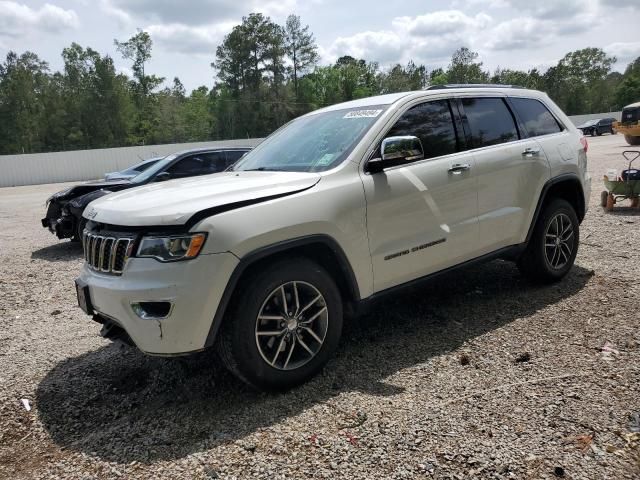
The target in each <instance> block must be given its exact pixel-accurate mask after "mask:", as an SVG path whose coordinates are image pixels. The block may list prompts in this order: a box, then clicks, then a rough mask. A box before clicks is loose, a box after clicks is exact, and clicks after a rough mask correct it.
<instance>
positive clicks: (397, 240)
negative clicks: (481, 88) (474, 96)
mask: <svg viewBox="0 0 640 480" xmlns="http://www.w3.org/2000/svg"><path fill="white" fill-rule="evenodd" d="M399 135H414V136H416V137H418V138H419V139H420V140H421V142H422V146H423V149H424V152H425V157H426V158H425V159H424V160H420V161H417V162H414V163H411V164H407V165H403V166H399V167H393V168H388V169H386V170H384V171H383V172H380V173H375V174H363V177H362V180H363V183H364V189H365V196H366V201H367V229H368V235H369V248H370V251H371V257H372V262H373V275H374V290H375V291H381V290H384V289H386V288H389V287H393V286H395V285H399V284H402V283H404V282H407V281H410V280H413V279H415V278H419V277H422V276H425V275H428V274H430V273H433V272H436V271H438V270H442V269H444V268H447V267H449V266H452V265H455V264H458V263H461V262H464V261H465V260H468V259H470V258H473V256H474V251H475V247H474V242H475V240H476V238H477V234H478V222H477V185H476V175H475V168H474V166H475V160H474V157H473V154H472V153H471V152H462V153H458V151H459V150H461V146H460V145H461V141H460V139H459V136H458V134H457V129H456V126H455V125H454V122H453V115H452V109H451V105H450V104H449V101H448V100H435V101H430V102H425V103H421V104H419V105H416V106H414V107H411V108H410V109H409V110H407V111H406V112H405V113H404V114H403V115H402V116H401V117H400V119H399V120H398V121H397V122H396V124H395V125H394V126H393V127H392V128H391V130H390V131H389V132H388V133H387V134H386V135H385V137H391V136H399Z"/></svg>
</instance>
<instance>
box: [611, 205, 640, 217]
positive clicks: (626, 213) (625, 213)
mask: <svg viewBox="0 0 640 480" xmlns="http://www.w3.org/2000/svg"><path fill="white" fill-rule="evenodd" d="M607 215H613V216H614V217H640V208H632V207H629V206H621V207H614V208H613V210H612V211H610V212H607Z"/></svg>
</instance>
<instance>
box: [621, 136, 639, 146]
mask: <svg viewBox="0 0 640 480" xmlns="http://www.w3.org/2000/svg"><path fill="white" fill-rule="evenodd" d="M624 139H625V140H626V141H627V143H628V144H629V145H633V146H636V145H640V137H634V136H633V135H625V136H624Z"/></svg>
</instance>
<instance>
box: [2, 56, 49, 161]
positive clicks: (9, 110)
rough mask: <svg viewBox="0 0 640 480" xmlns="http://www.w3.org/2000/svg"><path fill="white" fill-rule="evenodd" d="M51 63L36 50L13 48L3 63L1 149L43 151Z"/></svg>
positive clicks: (19, 151)
mask: <svg viewBox="0 0 640 480" xmlns="http://www.w3.org/2000/svg"><path fill="white" fill-rule="evenodd" d="M48 70H49V66H48V64H47V62H45V61H42V60H40V58H39V57H38V56H37V55H36V54H35V53H32V52H25V53H23V54H22V55H20V56H18V55H17V54H16V53H15V52H12V51H10V52H9V53H8V54H7V56H6V59H5V61H4V63H2V64H0V152H2V153H32V152H39V151H41V150H43V146H44V145H43V137H44V132H43V129H42V125H43V124H44V108H43V103H42V101H41V100H42V98H43V94H44V92H45V91H46V89H47V85H48V82H49V76H48Z"/></svg>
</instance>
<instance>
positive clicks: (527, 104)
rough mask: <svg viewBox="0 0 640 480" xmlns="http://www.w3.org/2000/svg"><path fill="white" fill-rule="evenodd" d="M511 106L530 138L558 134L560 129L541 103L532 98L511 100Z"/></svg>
mask: <svg viewBox="0 0 640 480" xmlns="http://www.w3.org/2000/svg"><path fill="white" fill-rule="evenodd" d="M511 104H512V105H513V108H514V109H515V111H516V113H517V114H518V117H520V120H521V121H522V123H524V128H525V129H526V130H527V133H528V134H529V136H530V137H539V136H541V135H549V134H551V133H558V132H561V131H562V128H561V127H560V125H559V124H558V121H557V120H556V119H555V117H554V116H553V115H552V114H551V112H550V111H549V110H548V109H547V107H545V106H544V104H543V103H542V102H540V101H539V100H536V99H533V98H512V99H511Z"/></svg>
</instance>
